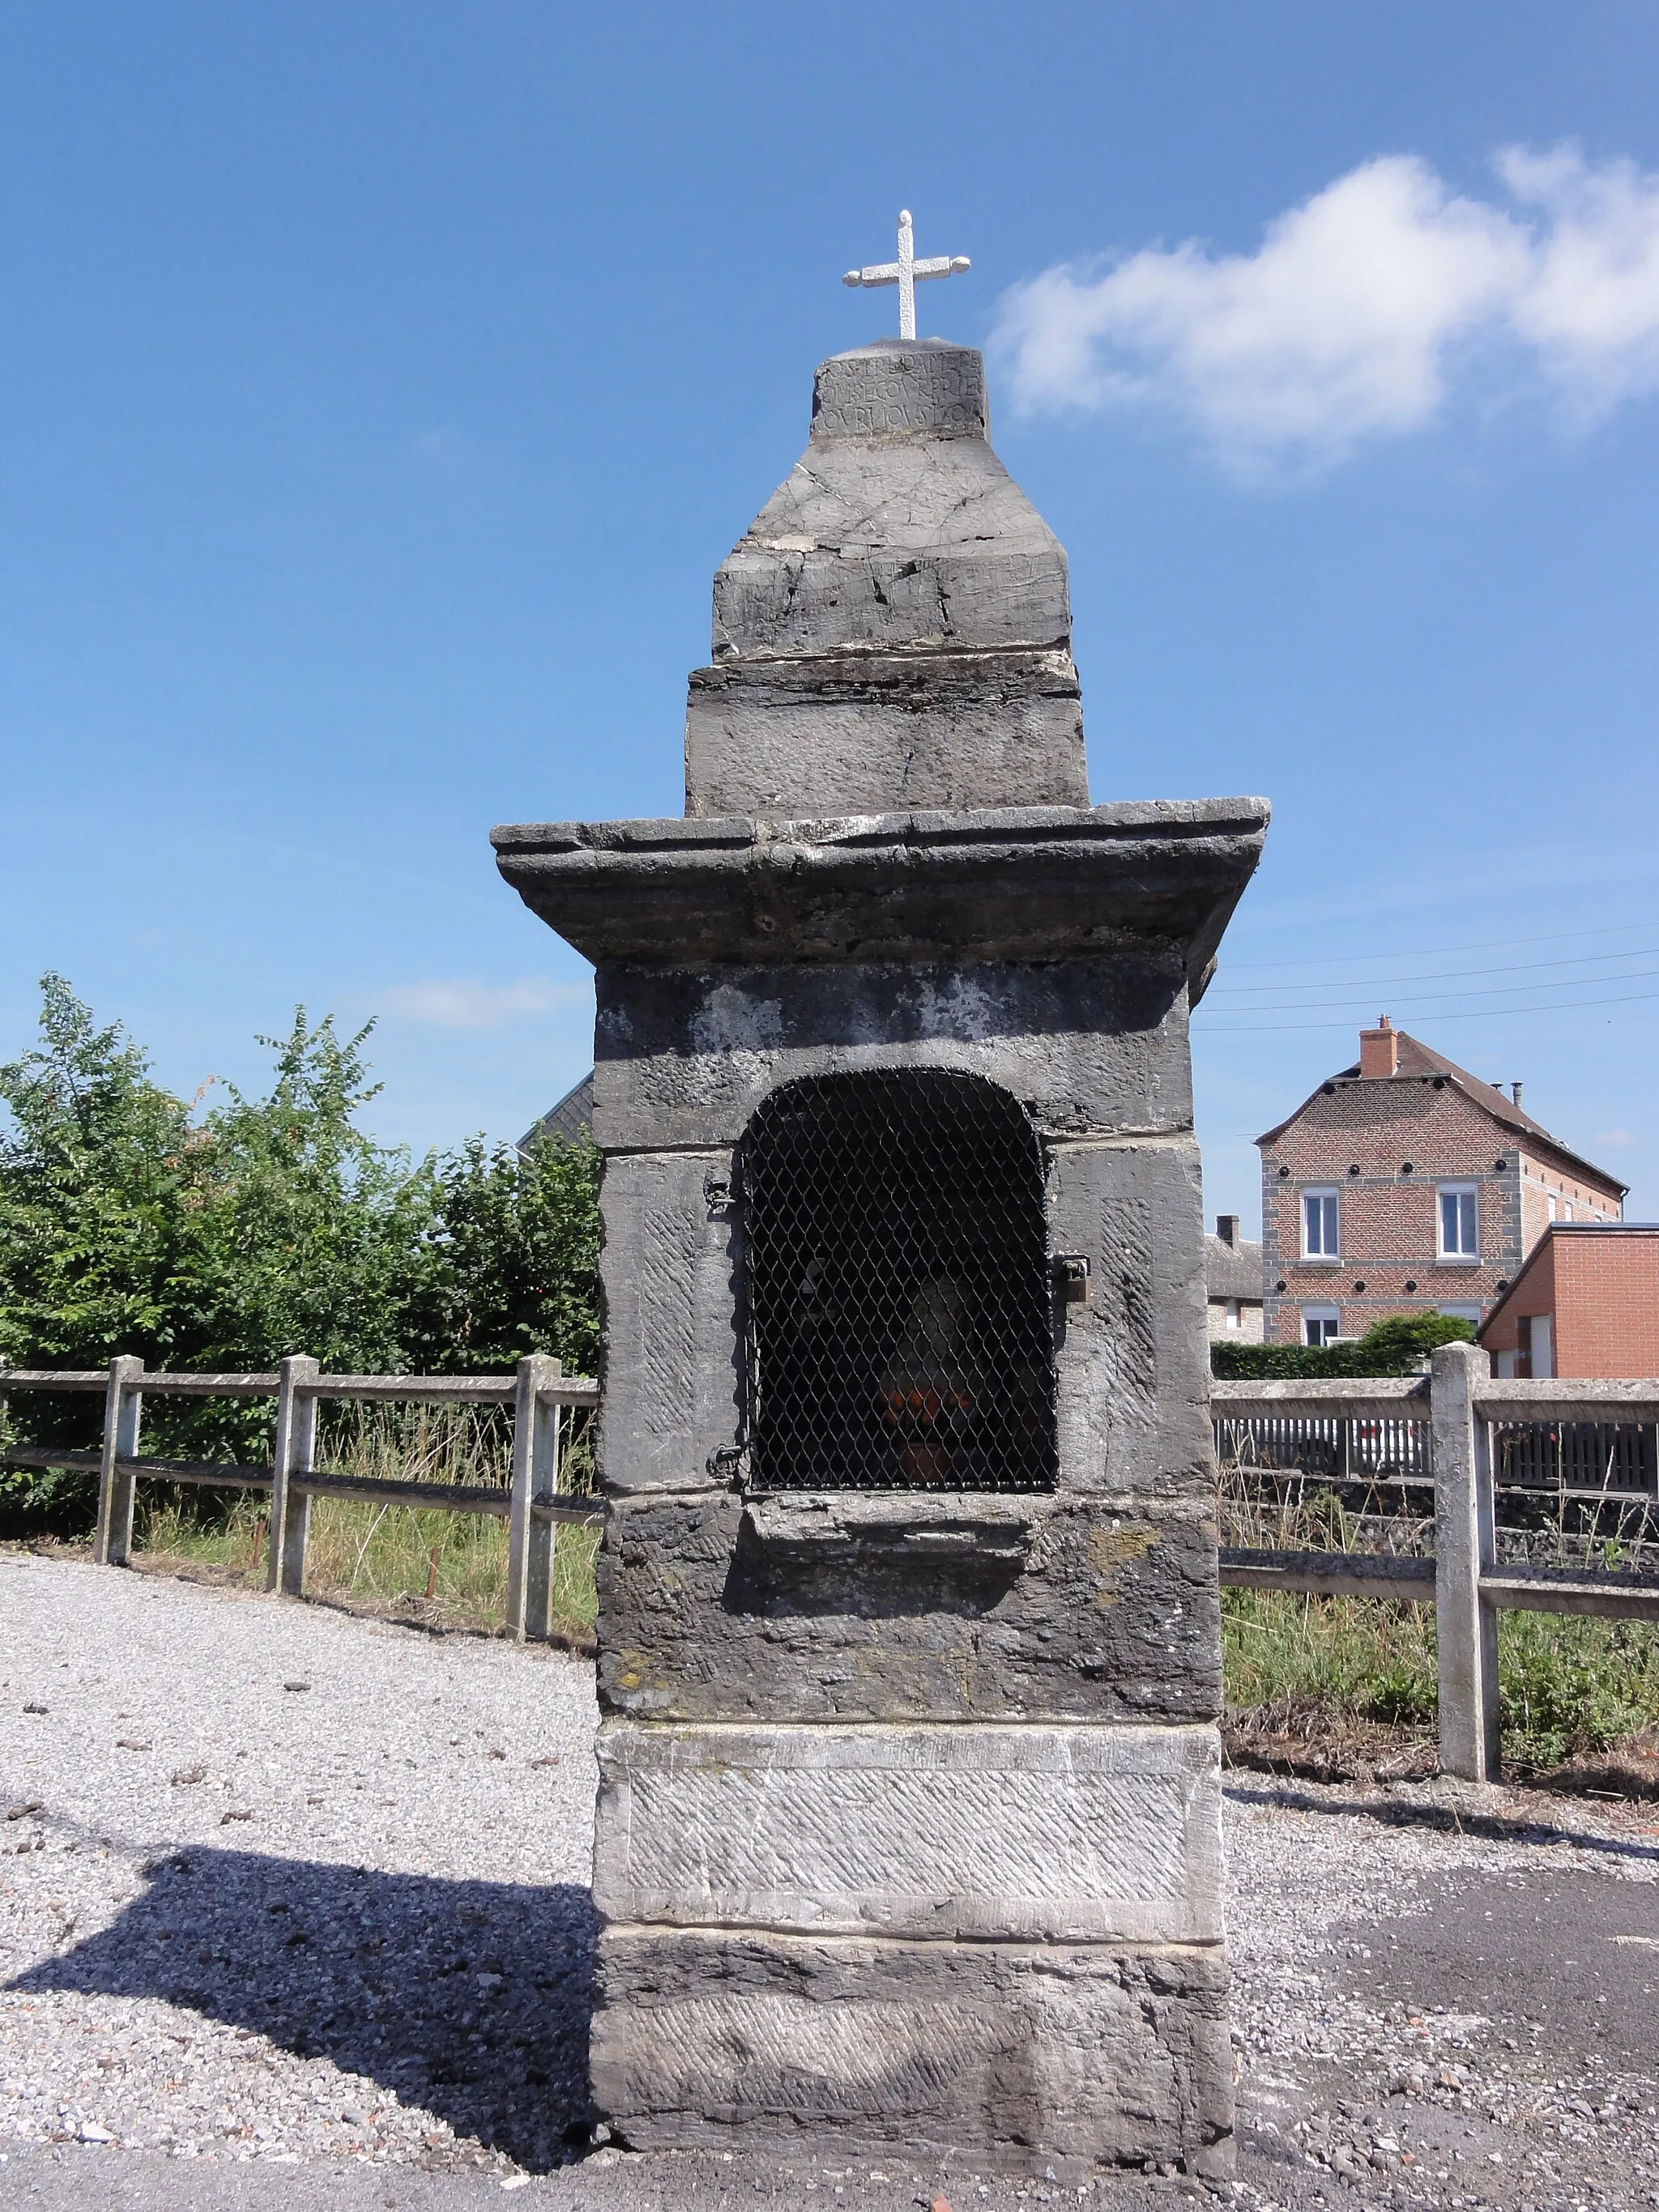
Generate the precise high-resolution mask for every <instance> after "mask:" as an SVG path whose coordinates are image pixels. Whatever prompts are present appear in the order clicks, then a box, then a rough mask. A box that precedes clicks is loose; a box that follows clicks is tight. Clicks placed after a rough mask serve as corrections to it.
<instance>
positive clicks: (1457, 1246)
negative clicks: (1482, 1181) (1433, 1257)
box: [1440, 1182, 1480, 1260]
mask: <svg viewBox="0 0 1659 2212" xmlns="http://www.w3.org/2000/svg"><path fill="white" fill-rule="evenodd" d="M1440 1257H1441V1258H1442V1259H1443V1260H1478V1259H1479V1258H1480V1214H1479V1211H1478V1209H1477V1207H1476V1205H1475V1196H1474V1184H1473V1183H1472V1182H1443V1183H1442V1184H1441V1186H1440Z"/></svg>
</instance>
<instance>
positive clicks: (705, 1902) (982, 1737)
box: [593, 1721, 1222, 1944]
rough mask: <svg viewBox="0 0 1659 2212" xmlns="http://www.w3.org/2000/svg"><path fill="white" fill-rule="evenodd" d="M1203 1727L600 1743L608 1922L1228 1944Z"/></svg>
mask: <svg viewBox="0 0 1659 2212" xmlns="http://www.w3.org/2000/svg"><path fill="white" fill-rule="evenodd" d="M1219 1768H1220V1751H1219V1746H1218V1741H1217V1737H1216V1732H1215V1730H1214V1729H1212V1728H1042V1727H1012V1728H1011V1727H1006V1726H1001V1725H991V1724H987V1723H981V1724H979V1725H978V1726H971V1727H966V1728H963V1727H955V1728H952V1727H943V1726H940V1725H939V1724H937V1723H935V1724H933V1725H932V1726H915V1725H914V1724H908V1725H907V1724H899V1725H888V1726H882V1725H879V1724H878V1725H875V1726H867V1727H863V1728H852V1729H848V1728H841V1729H833V1728H758V1727H754V1726H741V1727H732V1726H726V1727H714V1728H710V1727H684V1726H668V1727H664V1726H661V1725H655V1726H647V1727H643V1728H641V1727H635V1726H631V1725H629V1723H626V1722H618V1721H609V1722H607V1723H605V1726H604V1727H603V1728H602V1729H601V1730H600V1732H599V1773H600V1786H599V1828H598V1837H597V1841H596V1844H595V1848H594V1855H593V1898H594V1902H595V1904H596V1905H598V1906H599V1911H601V1912H602V1913H603V1914H604V1915H605V1917H606V1918H607V1919H610V1920H614V1921H618V1922H623V1923H643V1922H649V1923H662V1922H671V1923H678V1925H680V1926H682V1927H702V1928H710V1927H720V1928H732V1927H750V1928H756V1927H759V1928H773V1929H794V1930H799V1931H800V1932H802V1933H807V1932H814V1931H823V1932H829V1931H835V1932H837V1933H845V1934H849V1935H861V1934H866V1933H874V1932H878V1931H879V1932H880V1933H882V1934H884V1935H888V1936H930V1937H945V1936H948V1937H951V1938H962V1937H973V1938H977V1939H979V1940H981V1941H983V1940H986V1939H994V1940H1010V1941H1015V1942H1132V1943H1143V1944H1144V1943H1213V1942H1218V1941H1219V1940H1220V1937H1221V1933H1222V1913H1221V1880H1220V1875H1221V1866H1220V1861H1221V1836H1220V1805H1219V1800H1220V1773H1219Z"/></svg>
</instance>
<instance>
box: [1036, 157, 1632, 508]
mask: <svg viewBox="0 0 1659 2212" xmlns="http://www.w3.org/2000/svg"><path fill="white" fill-rule="evenodd" d="M1497 166H1498V174H1499V177H1500V178H1501V179H1502V181H1503V183H1504V185H1505V186H1506V187H1507V189H1508V191H1509V193H1510V197H1511V199H1512V200H1513V202H1514V203H1515V209H1516V210H1517V211H1511V210H1510V209H1506V208H1504V207H1499V206H1496V205H1493V204H1491V203H1489V202H1487V201H1485V200H1479V199H1471V198H1467V197H1461V196H1459V195H1456V194H1455V193H1453V192H1451V191H1449V188H1448V187H1447V185H1445V184H1444V183H1443V181H1442V179H1440V178H1439V177H1438V176H1437V175H1436V173H1435V172H1434V171H1433V169H1431V167H1429V165H1428V163H1427V162H1425V161H1420V160H1419V159H1417V158H1416V157H1415V156H1413V155H1386V156H1383V157H1382V158H1380V159H1378V160H1376V161H1367V162H1365V163H1364V164H1363V165H1362V166H1361V167H1359V168H1357V169H1354V170H1352V171H1351V172H1350V173H1348V174H1347V175H1346V176H1345V177H1339V178H1338V179H1337V180H1336V181H1335V183H1334V184H1332V185H1327V186H1326V187H1325V189H1324V190H1323V191H1320V192H1316V194H1315V195H1314V196H1313V197H1312V198H1311V199H1309V200H1307V201H1304V203H1303V204H1302V205H1301V206H1299V207H1296V208H1292V209H1291V210H1289V212H1288V213H1286V214H1285V215H1281V216H1278V217H1277V218H1276V219H1275V221H1274V222H1272V223H1271V224H1270V225H1269V226H1268V228H1267V234H1266V235H1265V237H1264V239H1263V240H1262V244H1261V247H1260V249H1259V250H1258V251H1257V252H1255V253H1253V254H1220V255H1218V254H1214V253H1212V252H1209V251H1207V250H1206V248H1205V247H1204V246H1201V245H1200V244H1199V242H1198V241H1196V240H1188V241H1187V242H1186V243H1185V244H1183V245H1180V246H1175V247H1173V248H1171V249H1165V248H1163V247H1159V246H1147V247H1145V248H1143V249H1142V250H1141V251H1140V252H1138V253H1133V254H1130V255H1128V256H1127V258H1123V259H1121V260H1118V261H1116V262H1115V263H1113V264H1110V265H1109V266H1101V265H1100V264H1095V265H1093V266H1090V267H1085V266H1082V265H1079V264H1069V265H1064V266H1060V267H1058V268H1054V269H1049V270H1044V271H1043V272H1042V275H1041V276H1036V277H1034V278H1033V279H1032V280H1031V281H1030V283H1025V284H1022V285H1017V286H1016V287H1015V288H1014V289H1012V291H1010V292H1009V293H1007V294H1006V295H1005V296H1004V298H1003V301H1002V303H1001V315H1000V321H999V324H998V326H997V329H996V331H995V333H994V337H993V339H992V345H993V349H994V352H995V353H997V354H998V355H999V356H1000V359H1001V361H1002V363H1003V365H1004V367H1005V368H1006V371H1007V373H1008V374H1009V376H1010V378H1011V380H1012V386H1013V392H1014V400H1015V404H1016V405H1017V407H1018V408H1020V409H1021V410H1038V409H1061V408H1066V407H1081V408H1091V407H1094V408H1097V407H1103V406H1108V405H1112V404H1136V403H1139V404H1146V405H1151V406H1159V407H1164V408H1166V409H1170V410H1173V411H1175V412H1176V413H1177V414H1179V415H1181V416H1185V417H1186V418H1187V419H1188V421H1189V422H1192V423H1194V425H1195V426H1196V427H1197V428H1199V429H1200V431H1201V432H1202V433H1203V434H1204V435H1205V436H1206V438H1207V439H1208V441H1210V442H1211V443H1212V444H1213V445H1214V446H1215V447H1216V448H1217V449H1218V451H1219V452H1221V453H1223V454H1224V455H1225V457H1226V458H1228V459H1231V460H1232V461H1234V462H1235V463H1237V464H1240V465H1244V466H1247V467H1248V466H1251V465H1260V464H1261V462H1262V461H1263V460H1265V459H1272V458H1288V459H1300V460H1304V461H1306V460H1326V459H1332V458H1334V457H1335V456H1336V455H1338V454H1340V453H1342V452H1343V451H1344V450H1345V449H1346V448H1347V447H1350V446H1352V444H1353V443H1354V442H1355V441H1357V440H1358V439H1361V438H1363V437H1365V436H1368V435H1378V434H1395V435H1398V434H1400V433H1401V432H1405V431H1409V430H1414V429H1418V428H1422V427H1423V426H1424V425H1425V424H1426V423H1428V422H1431V420H1432V419H1433V417H1434V416H1435V415H1436V414H1437V411H1438V410H1439V409H1440V407H1441V406H1442V404H1443V401H1444V400H1445V398H1446V397H1447V394H1448V392H1449V390H1450V388H1451V386H1452V384H1453V382H1454V380H1455V377H1456V375H1457V374H1458V373H1459V372H1460V370H1462V369H1464V368H1466V367H1467V366H1468V364H1470V363H1472V362H1474V361H1475V360H1476V359H1477V358H1486V357H1490V356H1491V354H1492V349H1493V347H1494V343H1507V344H1508V345H1509V346H1510V347H1511V348H1512V349H1515V348H1519V349H1522V351H1523V353H1524V355H1525V356H1526V357H1528V358H1529V359H1530V360H1531V361H1532V362H1534V365H1535V366H1536V367H1537V368H1539V369H1540V370H1541V372H1542V373H1543V374H1544V375H1545V376H1546V377H1547V378H1548V379H1549V380H1551V381H1552V382H1553V385H1554V386H1556V387H1557V388H1558V390H1559V392H1561V393H1562V394H1563V395H1564V396H1565V398H1567V399H1568V400H1569V402H1570V403H1571V405H1572V407H1573V409H1574V410H1576V411H1577V412H1579V413H1581V414H1594V413H1595V412H1598V411H1600V410H1602V409H1605V408H1606V407H1607V406H1608V405H1610V404H1613V402H1614V401H1615V400H1618V399H1620V398H1626V397H1629V396H1632V395H1633V394H1635V393H1637V392H1644V391H1647V390H1649V389H1651V388H1652V387H1653V386H1655V385H1656V383H1659V176H1654V175H1648V174H1644V173H1642V172H1640V171H1638V169H1637V168H1636V167H1634V166H1633V165H1632V163H1630V162H1627V161H1615V162H1610V163H1607V164H1606V165H1605V166H1603V167H1600V168H1593V167H1590V166H1589V164H1588V163H1587V162H1586V161H1584V159H1583V155H1581V154H1579V153H1578V152H1577V151H1576V150H1575V149H1572V148H1571V147H1563V148H1558V149H1555V150H1554V151H1553V152H1550V153H1547V154H1534V153H1528V152H1527V151H1526V150H1524V149H1518V148H1511V149H1509V150H1508V151H1506V152H1505V153H1504V154H1503V155H1500V156H1499V157H1498V164H1497Z"/></svg>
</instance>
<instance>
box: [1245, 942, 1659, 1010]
mask: <svg viewBox="0 0 1659 2212" xmlns="http://www.w3.org/2000/svg"><path fill="white" fill-rule="evenodd" d="M1656 952H1659V945H1632V947H1631V949H1630V951H1628V952H1580V953H1577V954H1576V955H1574V956H1572V957H1570V958H1567V959H1564V960H1519V961H1516V963H1514V964H1513V965H1512V966H1510V967H1504V968H1444V969H1437V970H1435V971H1434V972H1433V973H1432V974H1431V975H1361V976H1358V977H1357V978H1356V979H1355V981H1354V982H1353V983H1352V985H1348V986H1343V985H1338V986H1336V988H1338V989H1342V988H1349V989H1352V990H1355V991H1386V990H1391V989H1393V988H1394V987H1395V985H1396V984H1399V985H1402V986H1408V985H1411V984H1413V983H1446V982H1451V981H1455V979H1456V978H1458V977H1459V976H1463V975H1531V974H1532V973H1533V972H1534V969H1539V968H1585V967H1590V966H1594V965H1599V964H1601V963H1602V962H1605V961H1608V960H1645V959H1647V958H1648V957H1650V955H1651V954H1653V953H1656ZM1587 980H1589V981H1595V978H1594V977H1591V978H1589V979H1587ZM1605 980H1606V981H1608V982H1616V981H1619V978H1618V977H1616V976H1608V977H1607V978H1606V979H1605ZM1331 987H1332V986H1331V985H1329V984H1327V983H1256V984H1246V985H1245V986H1244V987H1243V994H1242V995H1244V996H1247V997H1255V995H1256V994H1258V993H1260V992H1262V991H1324V990H1328V989H1330V988H1331ZM1500 988H1501V986H1500ZM1224 995H1225V996H1227V997H1230V998H1231V997H1235V996H1238V995H1241V994H1238V993H1235V992H1231V991H1226V992H1225V993H1224Z"/></svg>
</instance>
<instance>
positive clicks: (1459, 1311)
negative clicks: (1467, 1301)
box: [1436, 1306, 1480, 1328]
mask: <svg viewBox="0 0 1659 2212" xmlns="http://www.w3.org/2000/svg"><path fill="white" fill-rule="evenodd" d="M1436 1310H1437V1312H1440V1313H1443V1314H1444V1315H1445V1316H1446V1318H1447V1320H1448V1321H1468V1322H1474V1326H1475V1327H1476V1328H1480V1307H1479V1306H1440V1307H1437V1309H1436Z"/></svg>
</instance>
